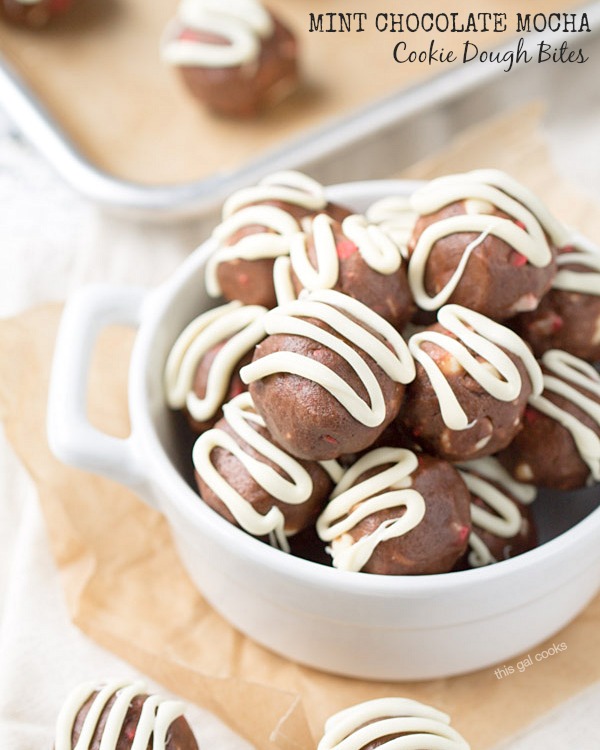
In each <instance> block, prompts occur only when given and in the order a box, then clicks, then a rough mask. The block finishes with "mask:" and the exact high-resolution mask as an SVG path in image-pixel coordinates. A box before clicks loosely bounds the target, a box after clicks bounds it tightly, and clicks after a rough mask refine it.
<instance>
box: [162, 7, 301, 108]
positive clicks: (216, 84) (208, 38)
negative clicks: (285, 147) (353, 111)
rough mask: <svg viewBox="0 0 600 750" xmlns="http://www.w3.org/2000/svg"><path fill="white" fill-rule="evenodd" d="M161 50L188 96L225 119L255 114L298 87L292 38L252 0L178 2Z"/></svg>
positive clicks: (279, 23) (281, 24)
mask: <svg viewBox="0 0 600 750" xmlns="http://www.w3.org/2000/svg"><path fill="white" fill-rule="evenodd" d="M161 52H162V58H163V60H165V62H167V63H169V64H171V65H173V66H175V67H176V68H177V70H178V71H179V73H180V75H181V77H182V79H183V82H184V83H185V85H186V86H187V87H188V89H189V91H190V92H191V93H192V95H194V96H195V97H197V98H198V99H199V100H200V101H201V102H203V103H204V105H205V106H206V107H207V109H209V110H212V111H213V112H215V113H216V114H218V115H223V116H225V117H233V118H252V117H256V116H257V115H259V114H260V113H261V112H262V111H263V110H265V109H267V108H269V107H271V106H273V105H274V104H277V103H278V102H280V101H281V100H282V99H284V98H286V97H287V96H289V94H291V93H292V92H293V91H294V90H295V89H296V88H297V86H298V65H297V56H298V50H297V43H296V40H295V37H294V35H293V34H292V32H291V31H290V30H289V29H288V28H287V26H285V25H284V24H283V23H282V22H281V21H280V20H279V19H278V18H276V17H275V16H274V15H273V14H272V13H271V12H270V11H269V10H267V9H266V8H265V7H263V6H262V4H261V3H259V2H258V1H257V0H243V1H242V2H236V3H219V2H215V0H182V1H181V2H180V4H179V9H178V12H177V17H176V18H175V20H174V21H172V22H171V24H169V26H168V27H167V29H166V31H165V35H164V39H163V43H162V49H161Z"/></svg>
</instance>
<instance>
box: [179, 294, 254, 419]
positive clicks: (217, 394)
mask: <svg viewBox="0 0 600 750" xmlns="http://www.w3.org/2000/svg"><path fill="white" fill-rule="evenodd" d="M266 312H267V308H266V307H261V306H260V305H242V303H241V302H237V301H236V302H230V303H229V304H227V305H222V306H220V307H216V308H214V309H213V310H208V311H207V312H205V313H203V314H202V315H199V316H198V317H197V318H195V319H194V320H192V322H191V323H189V324H188V325H187V326H186V327H185V328H184V330H183V331H182V332H181V333H180V334H179V337H178V338H177V340H176V342H175V344H174V345H173V347H172V349H171V351H170V353H169V356H168V358H167V364H166V367H165V391H166V395H167V403H168V404H169V406H170V407H171V408H172V409H182V408H183V407H184V406H185V407H186V408H187V410H188V411H189V413H190V415H191V416H192V417H193V418H194V419H195V420H196V421H198V422H204V421H206V420H208V419H211V418H212V417H214V416H215V415H216V414H217V412H218V410H219V409H220V407H221V406H222V404H223V401H224V400H225V398H226V395H227V389H228V386H229V382H230V380H231V376H232V375H233V372H234V370H235V367H236V365H238V364H239V362H240V360H241V359H243V357H244V356H245V355H246V354H247V353H248V352H250V351H251V350H252V349H253V348H254V346H256V344H258V342H259V341H260V340H261V339H262V338H263V337H264V335H265V334H264V328H263V326H262V323H261V317H262V316H263V315H264V313H266ZM223 342H225V343H224V344H223V346H222V348H221V349H220V350H219V351H218V352H217V354H216V356H215V358H214V361H213V363H212V365H211V367H210V370H209V372H208V377H207V381H206V393H205V395H204V397H203V398H199V397H198V396H197V395H196V393H194V378H195V375H196V370H197V369H198V365H199V364H200V361H201V360H202V358H203V357H204V356H205V355H206V354H207V353H208V351H209V350H210V349H212V348H213V347H214V346H217V345H218V344H220V343H223Z"/></svg>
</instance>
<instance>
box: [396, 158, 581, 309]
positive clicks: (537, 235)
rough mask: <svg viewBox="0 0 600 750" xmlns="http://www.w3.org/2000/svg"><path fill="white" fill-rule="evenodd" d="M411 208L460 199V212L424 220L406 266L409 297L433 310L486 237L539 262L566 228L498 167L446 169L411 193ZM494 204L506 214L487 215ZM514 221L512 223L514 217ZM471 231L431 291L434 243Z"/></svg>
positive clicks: (431, 208)
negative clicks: (428, 284) (428, 277)
mask: <svg viewBox="0 0 600 750" xmlns="http://www.w3.org/2000/svg"><path fill="white" fill-rule="evenodd" d="M410 200H411V206H412V207H413V209H414V210H415V211H417V213H419V214H421V215H428V214H431V213H435V212H436V211H439V210H440V209H441V208H444V206H448V205H450V204H451V203H454V202H457V201H464V202H465V210H466V213H465V214H461V215H457V216H449V217H447V218H445V219H441V220H440V221H436V222H434V223H433V224H430V225H429V226H428V227H426V229H425V230H424V231H423V232H422V233H421V235H420V236H419V238H418V240H417V244H416V246H415V248H414V251H413V254H412V257H411V259H410V263H409V267H408V280H409V284H410V287H411V289H412V292H413V296H414V298H415V301H416V302H417V304H418V305H419V307H421V308H423V309H424V310H436V309H437V308H438V307H440V306H441V305H443V304H445V303H446V302H447V301H448V300H449V298H450V296H451V295H452V293H453V292H454V290H455V289H456V287H457V286H458V284H459V282H460V280H461V278H462V275H463V273H464V270H465V267H466V265H467V262H468V260H469V257H470V256H471V254H472V253H473V252H474V251H475V250H476V248H477V247H479V245H480V244H481V243H482V242H483V241H484V240H485V239H486V237H488V236H489V235H492V236H494V237H497V238H499V239H501V240H503V241H504V242H506V243H507V244H508V245H510V246H511V247H512V248H513V249H514V250H515V251H516V252H518V253H520V254H521V255H523V256H524V257H525V258H526V259H527V261H528V262H529V263H531V264H532V265H533V266H535V267H537V268H543V267H545V266H547V265H549V264H550V263H551V262H552V251H551V249H550V246H549V244H548V241H547V239H546V233H547V234H548V235H549V237H550V239H551V241H552V242H554V243H555V244H557V245H562V244H564V242H563V241H564V240H565V239H566V238H567V237H568V231H567V229H566V228H565V227H564V226H563V225H562V224H561V223H560V222H558V221H557V220H556V219H555V218H554V217H553V216H552V214H551V213H550V211H549V210H548V209H547V208H546V207H545V206H544V204H543V203H542V202H541V201H540V200H539V199H538V198H537V197H536V196H535V195H533V194H532V193H531V192H530V191H529V190H528V189H527V188H525V187H524V186H523V185H520V184H519V183H518V182H517V181H516V180H513V179H512V178H511V177H509V176H508V175H506V174H505V173H503V172H501V171H499V170H493V169H485V170H475V171H473V172H467V173H466V174H458V175H449V176H447V177H440V178H438V179H436V180H432V181H431V182H430V183H428V184H426V185H425V186H424V187H422V188H420V189H419V190H416V191H415V192H414V193H413V194H412V196H411V199H410ZM495 209H498V210H500V211H502V212H503V213H506V214H507V215H508V216H509V217H511V218H508V219H505V218H502V217H499V216H495V215H490V214H491V212H492V211H493V210H495ZM516 222H518V223H516ZM465 232H468V233H476V234H477V237H476V238H475V240H473V241H472V242H471V243H469V244H468V245H467V247H466V248H465V250H464V252H463V255H462V257H461V260H460V262H459V264H458V265H457V267H456V269H455V271H454V273H453V274H452V276H451V277H450V279H449V280H448V283H447V284H446V285H445V286H444V287H443V288H442V289H441V290H440V291H439V292H438V293H437V294H435V295H434V296H433V297H431V296H429V294H428V293H427V291H426V289H425V271H426V267H427V262H428V260H429V255H430V254H431V251H432V249H433V246H434V245H435V243H436V242H437V241H438V240H440V239H442V238H444V237H448V236H449V235H452V234H458V233H465Z"/></svg>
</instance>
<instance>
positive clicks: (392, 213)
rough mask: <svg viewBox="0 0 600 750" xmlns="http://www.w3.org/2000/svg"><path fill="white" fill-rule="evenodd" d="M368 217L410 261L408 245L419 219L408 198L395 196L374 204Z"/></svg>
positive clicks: (367, 214)
mask: <svg viewBox="0 0 600 750" xmlns="http://www.w3.org/2000/svg"><path fill="white" fill-rule="evenodd" d="M365 215H366V217H367V219H368V220H369V221H370V222H371V223H372V224H377V225H378V226H379V227H380V229H381V230H382V231H384V232H385V233H386V234H387V235H388V236H389V237H391V239H392V241H393V242H394V243H395V244H396V245H397V247H398V248H399V250H400V254H401V255H402V257H403V258H404V259H405V260H408V243H409V240H410V238H411V235H412V233H413V229H414V227H415V223H416V221H417V218H418V214H417V212H416V211H415V210H414V209H413V208H412V206H411V204H410V198H409V197H408V196H402V195H397V196H395V195H393V196H389V197H387V198H382V199H381V200H378V201H375V203H372V204H371V205H370V206H369V208H368V209H367V211H366V214H365Z"/></svg>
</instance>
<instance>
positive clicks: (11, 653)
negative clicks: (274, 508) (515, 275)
mask: <svg viewBox="0 0 600 750" xmlns="http://www.w3.org/2000/svg"><path fill="white" fill-rule="evenodd" d="M594 117H595V118H596V119H595V120H594V123H595V125H594V124H592V127H595V130H592V132H593V133H594V138H593V139H592V140H593V143H594V145H595V149H596V152H597V150H598V149H597V132H598V129H597V128H598V126H597V123H598V122H600V115H599V113H598V111H597V108H596V112H595V114H594ZM561 126H563V127H564V123H562V124H561ZM577 127H578V129H579V130H580V131H581V130H582V128H583V125H582V123H581V121H580V120H578V125H577ZM586 133H589V130H588V131H586ZM565 138H566V136H565V133H564V132H561V133H560V140H561V142H563V141H564V139H565ZM580 142H581V141H580ZM591 142H592V141H591V140H590V139H589V138H588V139H587V141H586V143H591ZM569 156H570V157H572V152H571V153H570V155H569ZM589 157H590V155H589V153H585V152H583V153H582V160H581V162H580V174H581V175H583V177H584V182H586V184H587V187H588V188H589V189H591V190H592V191H595V190H598V191H599V192H600V185H599V183H598V175H599V174H600V164H598V158H600V157H599V156H598V155H596V162H594V161H593V159H590V158H589ZM558 161H559V163H560V157H559V159H558ZM570 167H571V168H573V163H572V159H570ZM0 235H1V237H2V243H1V244H0V317H6V316H11V315H15V314H17V313H19V312H21V311H23V310H25V309H27V308H28V307H30V306H31V305H35V304H38V303H41V302H45V301H48V300H64V299H65V298H66V297H67V296H68V295H69V294H70V293H71V292H72V291H73V290H74V289H76V288H78V287H79V286H81V285H82V284H84V283H86V282H90V281H108V282H122V283H135V284H148V285H149V286H153V285H155V284H157V283H159V282H160V281H161V280H163V279H164V278H166V277H167V276H168V274H169V273H170V272H171V271H172V270H173V269H174V268H175V267H176V266H177V265H178V263H179V262H180V261H181V260H182V259H183V258H184V257H185V255H187V253H188V252H189V251H190V250H191V249H192V248H193V247H194V246H195V245H196V244H197V242H198V241H199V240H200V239H201V237H200V236H199V230H198V226H197V225H196V226H194V225H193V224H190V223H188V224H185V225H182V226H178V227H175V226H161V225H144V224H140V223H136V222H129V221H125V220H122V219H118V218H115V217H111V216H108V215H105V214H102V213H101V212H99V211H97V210H96V209H95V208H94V207H92V206H90V205H88V204H87V203H86V202H85V201H84V200H82V199H81V198H80V197H78V196H77V195H76V194H75V193H73V192H72V191H71V190H70V189H69V188H67V187H66V186H65V185H63V184H62V183H61V182H60V180H59V179H57V178H56V177H55V175H54V174H53V173H52V171H51V170H50V169H49V168H48V167H47V165H46V164H45V162H44V161H43V160H42V159H41V158H40V157H39V156H38V155H37V154H35V153H34V152H32V151H31V149H30V148H29V147H28V146H27V145H26V144H24V143H22V142H21V141H20V139H19V138H18V137H17V136H16V135H15V134H14V132H13V131H12V129H11V126H10V124H9V122H8V120H6V119H4V117H3V116H2V113H0ZM0 356H2V355H1V353H0ZM115 676H118V677H120V676H124V677H139V675H138V674H137V673H136V672H135V670H134V669H133V668H132V667H131V666H129V665H127V664H125V663H124V662H122V661H121V660H119V659H117V658H116V657H115V656H113V655H112V654H110V653H108V652H106V651H104V650H103V649H101V648H99V647H98V646H97V645H96V644H94V643H92V642H91V641H90V640H89V639H87V638H86V637H85V636H84V635H83V634H82V633H81V632H80V631H78V630H77V629H76V628H75V627H74V626H73V625H72V624H71V623H70V621H69V618H68V615H67V612H66V608H65V604H64V602H63V598H62V593H61V589H60V582H59V580H58V575H57V572H56V568H55V566H54V563H53V561H52V558H51V555H50V552H49V549H48V543H47V538H46V533H45V530H44V527H43V522H42V519H41V514H40V511H39V508H38V504H37V498H36V493H35V489H34V487H33V485H32V483H31V482H30V480H29V478H28V477H27V475H26V473H25V472H24V470H23V469H22V467H21V466H20V465H19V463H18V461H17V459H16V458H15V456H14V455H13V453H12V450H11V448H10V446H9V445H8V443H7V441H6V439H5V437H4V435H3V433H2V432H1V431H0V748H1V749H2V750H40V749H41V748H48V750H49V748H50V747H51V746H52V739H53V725H54V720H55V717H56V714H57V712H58V710H59V708H60V705H61V703H62V701H63V699H64V697H65V696H66V694H67V693H68V691H69V690H70V689H71V688H72V687H74V686H75V685H76V684H78V683H79V682H81V681H84V680H89V679H103V678H111V677H115ZM149 685H150V686H151V687H152V688H153V689H156V690H159V691H160V686H155V685H152V683H150V682H149ZM599 709H600V685H596V686H594V687H592V688H591V689H590V690H588V691H586V692H585V693H584V694H582V695H581V696H576V697H575V698H574V699H572V700H571V701H569V702H568V703H567V704H564V705H563V706H561V707H559V708H558V709H557V710H556V711H554V712H553V713H552V714H551V716H549V717H548V718H547V719H545V720H544V721H543V722H541V723H540V724H538V725H536V726H535V727H533V728H531V730H528V731H527V732H526V733H524V734H523V735H522V736H520V737H519V738H516V739H515V740H514V741H513V742H511V743H508V744H506V745H503V746H502V750H554V748H556V749H557V750H558V748H561V750H562V748H564V747H567V746H570V747H577V748H578V750H597V748H598V747H600V720H599V719H598V717H599V716H600V710H599ZM188 713H189V717H190V719H191V723H192V725H193V727H194V729H195V730H196V732H197V735H198V738H199V741H200V745H201V748H202V750H211V748H214V749H215V750H216V749H217V748H218V749H219V750H243V749H244V748H247V747H248V746H247V744H246V743H244V742H243V741H242V740H241V739H240V738H238V737H236V736H234V735H233V734H232V733H231V732H230V731H229V730H228V729H227V728H226V727H224V726H223V725H222V724H221V723H220V722H219V721H218V720H217V719H216V718H215V717H213V716H211V715H209V714H208V713H207V712H205V711H202V710H201V709H199V708H198V707H193V706H191V707H190V710H189V712H188ZM577 733H578V734H577Z"/></svg>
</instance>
